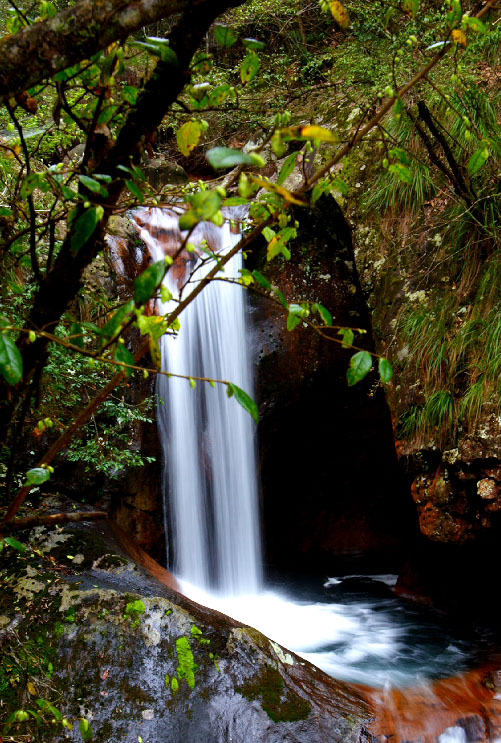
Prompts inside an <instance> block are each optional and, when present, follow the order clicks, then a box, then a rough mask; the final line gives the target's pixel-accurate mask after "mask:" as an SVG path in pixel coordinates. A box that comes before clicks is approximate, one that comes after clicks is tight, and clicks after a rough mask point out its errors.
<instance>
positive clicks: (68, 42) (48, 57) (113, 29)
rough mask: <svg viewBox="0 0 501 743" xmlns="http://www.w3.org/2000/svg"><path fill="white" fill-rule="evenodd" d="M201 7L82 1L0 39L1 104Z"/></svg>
mask: <svg viewBox="0 0 501 743" xmlns="http://www.w3.org/2000/svg"><path fill="white" fill-rule="evenodd" d="M202 4H203V0H138V1H137V2H134V3H131V2H128V1H127V0H80V2H79V3H77V4H76V5H74V6H73V7H71V8H67V9H66V10H63V11H61V13H58V14H57V15H55V16H54V17H53V18H50V19H48V20H47V21H42V22H40V23H35V24H33V25H32V26H29V27H28V28H25V29H23V30H22V31H20V32H19V33H17V34H15V35H14V36H6V37H5V38H3V39H1V40H0V59H1V60H2V66H1V69H0V101H3V100H5V99H8V98H10V97H11V96H13V95H15V94H16V93H21V92H22V91H23V90H26V89H27V88H30V87H31V86H33V85H36V84H37V83H39V82H41V81H42V80H44V79H46V78H48V77H53V76H54V75H56V74H57V73H58V72H60V71H61V70H64V69H65V68H66V67H70V66H71V65H74V64H76V63H77V62H80V61H82V60H83V59H88V58H89V57H92V56H93V55H94V54H97V52H99V51H101V50H102V49H106V47H107V46H109V44H111V43H112V42H114V41H119V40H123V39H125V38H126V37H127V36H129V35H130V34H132V33H134V32H135V31H138V30H139V29H140V28H142V27H143V26H148V25H149V24H151V23H155V22H156V21H159V20H161V19H162V18H165V17H167V16H171V15H173V14H175V13H179V12H181V11H184V10H186V9H187V8H189V7H197V6H199V5H202Z"/></svg>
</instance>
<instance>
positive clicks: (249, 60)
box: [240, 51, 260, 85]
mask: <svg viewBox="0 0 501 743" xmlns="http://www.w3.org/2000/svg"><path fill="white" fill-rule="evenodd" d="M259 65H260V62H259V57H258V56H257V54H256V52H254V51H250V52H249V54H248V55H247V56H246V57H245V59H244V61H243V62H242V64H241V65H240V79H241V81H242V83H243V84H244V85H245V84H246V83H250V82H251V80H254V78H255V77H256V75H257V71H258V70H259Z"/></svg>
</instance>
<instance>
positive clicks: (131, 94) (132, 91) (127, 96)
mask: <svg viewBox="0 0 501 743" xmlns="http://www.w3.org/2000/svg"><path fill="white" fill-rule="evenodd" d="M122 95H123V97H124V100H125V101H127V103H130V104H131V106H134V105H135V104H136V102H137V99H138V96H139V90H138V89H137V88H135V87H134V86H133V85H124V87H123V89H122Z"/></svg>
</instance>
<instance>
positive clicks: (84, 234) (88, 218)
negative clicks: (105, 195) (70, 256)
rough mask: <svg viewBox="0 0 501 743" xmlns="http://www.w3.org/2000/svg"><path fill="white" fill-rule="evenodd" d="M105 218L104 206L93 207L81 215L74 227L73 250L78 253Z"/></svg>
mask: <svg viewBox="0 0 501 743" xmlns="http://www.w3.org/2000/svg"><path fill="white" fill-rule="evenodd" d="M103 216H104V209H103V207H102V206H92V207H90V208H89V209H86V210H85V211H84V212H83V214H81V215H80V216H79V217H78V219H77V221H76V222H75V224H74V225H72V233H73V234H72V236H71V249H72V250H73V252H74V253H77V252H78V251H79V250H80V248H81V247H82V246H83V245H85V243H86V242H87V240H89V239H90V238H91V237H92V235H93V234H94V232H95V231H96V227H97V226H98V224H99V222H100V221H101V219H102V218H103Z"/></svg>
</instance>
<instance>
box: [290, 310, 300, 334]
mask: <svg viewBox="0 0 501 743" xmlns="http://www.w3.org/2000/svg"><path fill="white" fill-rule="evenodd" d="M300 322H301V317H300V315H297V314H296V313H295V312H289V314H288V315H287V330H290V331H292V330H294V329H295V328H297V326H298V325H299V323H300Z"/></svg>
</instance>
